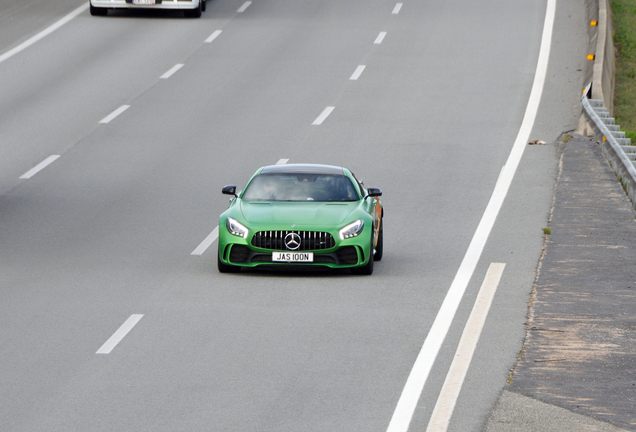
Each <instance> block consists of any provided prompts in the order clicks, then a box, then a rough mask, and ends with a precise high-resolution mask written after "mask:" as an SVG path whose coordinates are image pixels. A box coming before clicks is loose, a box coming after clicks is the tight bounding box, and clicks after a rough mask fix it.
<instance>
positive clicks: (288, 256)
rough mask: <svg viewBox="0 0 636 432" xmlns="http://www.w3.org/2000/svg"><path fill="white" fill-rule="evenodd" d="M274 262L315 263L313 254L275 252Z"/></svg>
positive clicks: (273, 255) (273, 254)
mask: <svg viewBox="0 0 636 432" xmlns="http://www.w3.org/2000/svg"><path fill="white" fill-rule="evenodd" d="M272 261H273V262H314V253H313V252H274V253H272Z"/></svg>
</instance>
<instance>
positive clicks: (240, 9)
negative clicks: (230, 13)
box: [237, 1, 252, 13]
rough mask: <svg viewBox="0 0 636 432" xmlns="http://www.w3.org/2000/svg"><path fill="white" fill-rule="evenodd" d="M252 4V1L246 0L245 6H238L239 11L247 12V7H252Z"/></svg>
mask: <svg viewBox="0 0 636 432" xmlns="http://www.w3.org/2000/svg"><path fill="white" fill-rule="evenodd" d="M251 4H252V2H251V1H246V2H245V3H243V6H241V7H240V8H238V10H237V12H238V13H241V12H245V9H247V8H248V7H250V5H251Z"/></svg>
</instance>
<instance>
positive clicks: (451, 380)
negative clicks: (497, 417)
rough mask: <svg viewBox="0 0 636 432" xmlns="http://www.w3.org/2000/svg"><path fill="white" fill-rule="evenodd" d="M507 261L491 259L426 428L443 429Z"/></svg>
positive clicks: (441, 431) (434, 431)
mask: <svg viewBox="0 0 636 432" xmlns="http://www.w3.org/2000/svg"><path fill="white" fill-rule="evenodd" d="M505 267H506V264H504V263H491V264H490V267H489V268H488V272H487V273H486V277H485V278H484V282H483V283H482V285H481V288H480V289H479V294H477V299H476V300H475V305H474V306H473V310H472V312H471V313H470V316H469V318H468V321H467V322H466V327H464V332H463V333H462V337H461V339H460V340H459V345H458V346H457V351H456V352H455V357H454V358H453V362H452V363H451V366H450V369H449V370H448V374H447V375H446V380H445V381H444V385H443V386H442V391H441V392H440V395H439V398H438V399H437V403H436V404H435V408H434V409H433V414H432V415H431V419H430V420H429V422H428V427H427V429H426V432H446V430H447V429H448V424H449V423H450V419H451V416H452V414H453V410H454V409H455V404H456V402H457V398H458V396H459V391H460V390H461V388H462V384H463V383H464V379H465V378H466V373H467V372H468V367H469V366H470V362H471V360H472V358H473V354H474V353H475V347H476V346H477V342H478V341H479V336H480V335H481V331H482V329H483V328H484V323H485V322H486V318H487V317H488V311H489V310H490V306H491V305H492V300H493V298H494V297H495V293H496V292H497V287H498V286H499V281H500V280H501V275H502V274H503V271H504V268H505Z"/></svg>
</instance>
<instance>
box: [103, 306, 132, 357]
mask: <svg viewBox="0 0 636 432" xmlns="http://www.w3.org/2000/svg"><path fill="white" fill-rule="evenodd" d="M142 317H143V314H133V315H131V316H130V318H128V319H127V320H126V322H124V323H123V324H122V325H121V327H119V329H118V330H117V331H116V332H115V334H113V335H112V336H111V337H110V339H108V340H107V341H106V343H105V344H104V345H102V347H101V348H100V349H98V350H97V352H96V353H95V354H110V352H111V351H112V350H113V348H115V347H116V346H117V344H118V343H119V342H121V340H122V339H123V338H125V337H126V335H127V334H128V332H130V331H131V330H132V329H133V327H134V326H135V325H137V323H138V322H139V320H140V319H141V318H142Z"/></svg>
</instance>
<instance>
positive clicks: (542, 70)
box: [387, 0, 556, 432]
mask: <svg viewBox="0 0 636 432" xmlns="http://www.w3.org/2000/svg"><path fill="white" fill-rule="evenodd" d="M555 9H556V0H548V1H547V8H546V15H545V21H544V25H543V33H542V36H541V48H540V50H539V59H538V61H537V68H536V72H535V77H534V82H533V84H532V90H531V91H530V97H529V100H528V105H527V106H526V112H525V115H524V118H523V122H522V123H521V127H520V129H519V133H518V135H517V139H516V140H515V143H514V145H513V148H512V150H511V152H510V155H509V156H508V160H507V161H506V165H505V166H504V168H503V169H502V173H501V178H500V180H499V181H498V182H497V184H496V186H495V189H494V191H493V194H492V196H491V198H490V201H489V202H488V206H487V207H486V211H485V212H484V214H483V216H482V218H481V221H480V222H479V226H478V227H477V230H476V231H475V234H474V236H473V238H472V240H471V242H470V245H469V246H468V250H467V251H466V255H465V256H464V259H463V260H462V262H461V264H460V266H459V269H458V270H457V274H456V275H455V278H454V280H453V282H452V284H451V286H450V289H449V290H448V293H447V294H446V297H445V299H444V302H443V303H442V306H441V308H440V310H439V312H438V313H437V316H436V317H435V321H434V322H433V325H432V326H431V329H430V331H429V333H428V336H427V337H426V339H425V340H424V345H422V349H421V350H420V353H419V354H418V356H417V359H416V360H415V364H414V365H413V369H412V370H411V373H410V374H409V377H408V379H407V381H406V384H405V386H404V389H403V390H402V394H401V395H400V399H399V401H398V404H397V406H396V408H395V411H394V412H393V417H392V418H391V422H390V423H389V427H388V429H387V432H407V431H408V428H409V425H410V423H411V419H412V418H413V412H414V411H415V408H416V406H417V402H418V401H419V398H420V395H421V394H422V390H423V388H424V384H425V383H426V380H427V378H428V374H429V373H430V371H431V368H432V366H433V363H434V362H435V358H436V357H437V353H438V352H439V349H440V347H441V345H442V343H443V341H444V339H445V338H446V334H447V333H448V329H449V328H450V325H451V322H452V320H453V317H454V316H455V313H456V311H457V307H458V306H459V302H460V301H461V299H462V297H463V295H464V292H465V290H466V287H467V286H468V282H469V281H470V278H471V277H472V274H473V272H474V270H475V267H476V265H477V262H478V261H479V258H480V256H481V252H482V251H483V248H484V246H485V243H486V240H487V239H488V236H489V235H490V231H491V229H492V227H493V225H494V223H495V219H496V217H497V215H498V213H499V210H500V209H501V205H502V203H503V201H504V199H505V197H506V194H507V193H508V189H509V188H510V184H511V183H512V179H513V178H514V174H515V171H516V170H517V167H518V166H519V162H520V160H521V156H522V155H523V151H524V150H525V146H526V144H527V142H528V138H529V136H530V132H531V131H532V127H533V125H534V121H535V118H536V115H537V111H538V109H539V103H540V101H541V94H542V93H543V85H544V83H545V78H546V73H547V69H548V60H549V57H550V45H551V43H552V29H553V27H554V15H555Z"/></svg>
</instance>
